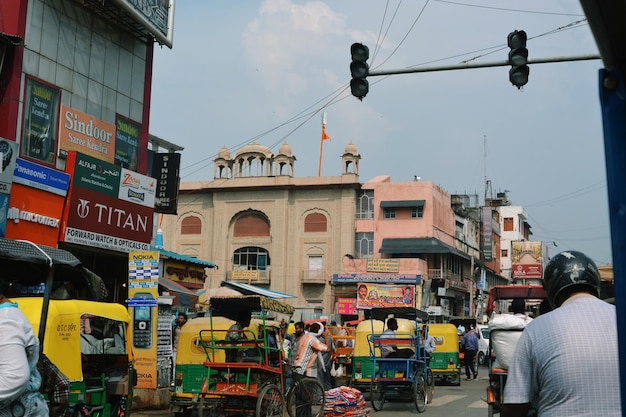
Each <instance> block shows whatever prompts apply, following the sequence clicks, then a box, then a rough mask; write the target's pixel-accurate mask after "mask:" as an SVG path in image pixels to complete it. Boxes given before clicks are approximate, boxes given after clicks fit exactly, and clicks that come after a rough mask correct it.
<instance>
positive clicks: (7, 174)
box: [0, 138, 17, 194]
mask: <svg viewBox="0 0 626 417" xmlns="http://www.w3.org/2000/svg"><path fill="white" fill-rule="evenodd" d="M16 158H17V143H15V142H13V141H11V140H7V139H4V138H0V160H1V161H2V162H1V163H2V165H1V166H0V168H1V169H0V194H10V193H11V184H12V182H13V171H14V170H15V160H16Z"/></svg>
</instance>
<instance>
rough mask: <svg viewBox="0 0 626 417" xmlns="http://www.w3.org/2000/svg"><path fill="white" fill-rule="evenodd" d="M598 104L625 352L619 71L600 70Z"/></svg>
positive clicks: (625, 216) (624, 139) (623, 123)
mask: <svg viewBox="0 0 626 417" xmlns="http://www.w3.org/2000/svg"><path fill="white" fill-rule="evenodd" d="M599 87H600V104H601V107H602V122H603V125H604V154H605V158H606V178H607V186H608V194H609V218H610V221H611V246H612V250H613V273H614V277H615V305H616V307H617V330H618V340H619V346H620V347H621V349H620V350H621V351H622V352H623V351H624V349H626V86H625V84H624V73H623V72H622V70H620V69H616V70H606V69H601V70H600V79H599ZM619 370H620V390H621V398H622V414H625V413H624V411H626V407H625V406H626V355H624V354H620V355H619Z"/></svg>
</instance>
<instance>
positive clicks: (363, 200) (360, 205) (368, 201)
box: [356, 190, 374, 220]
mask: <svg viewBox="0 0 626 417" xmlns="http://www.w3.org/2000/svg"><path fill="white" fill-rule="evenodd" d="M356 218H357V220H358V219H373V218H374V190H361V194H360V195H359V196H358V197H357V199H356Z"/></svg>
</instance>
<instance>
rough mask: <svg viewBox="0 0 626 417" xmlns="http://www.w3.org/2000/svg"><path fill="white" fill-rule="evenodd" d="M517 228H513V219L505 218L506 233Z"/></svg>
mask: <svg viewBox="0 0 626 417" xmlns="http://www.w3.org/2000/svg"><path fill="white" fill-rule="evenodd" d="M514 230H515V228H514V227H513V217H505V218H504V231H505V232H513V231H514Z"/></svg>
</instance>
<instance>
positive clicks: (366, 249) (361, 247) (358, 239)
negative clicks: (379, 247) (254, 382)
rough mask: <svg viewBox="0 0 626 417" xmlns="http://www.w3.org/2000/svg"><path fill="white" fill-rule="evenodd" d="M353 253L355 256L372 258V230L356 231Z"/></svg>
mask: <svg viewBox="0 0 626 417" xmlns="http://www.w3.org/2000/svg"><path fill="white" fill-rule="evenodd" d="M354 253H355V254H356V257H357V258H372V257H373V256H374V232H360V233H356V235H355V243H354Z"/></svg>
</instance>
